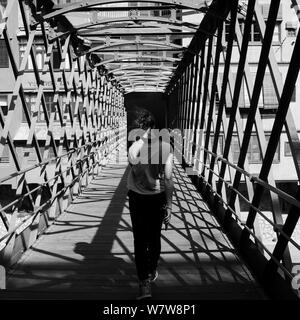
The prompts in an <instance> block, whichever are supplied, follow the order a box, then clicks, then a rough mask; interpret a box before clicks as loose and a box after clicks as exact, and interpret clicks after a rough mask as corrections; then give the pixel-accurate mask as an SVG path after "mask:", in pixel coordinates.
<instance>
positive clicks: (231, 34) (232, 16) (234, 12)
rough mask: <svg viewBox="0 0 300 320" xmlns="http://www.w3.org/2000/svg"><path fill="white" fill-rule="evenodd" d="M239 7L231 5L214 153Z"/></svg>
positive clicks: (212, 167) (215, 146) (215, 151)
mask: <svg viewBox="0 0 300 320" xmlns="http://www.w3.org/2000/svg"><path fill="white" fill-rule="evenodd" d="M237 7H238V1H237V0H234V1H232V4H231V11H230V12H231V14H230V29H229V34H228V41H227V44H228V45H227V50H226V52H227V53H226V59H225V66H224V72H223V81H222V90H221V95H220V101H219V109H218V116H217V121H216V126H215V127H216V130H215V133H214V139H213V146H212V152H213V153H217V149H218V142H219V135H220V131H221V123H222V115H223V111H224V106H225V98H226V89H227V82H228V74H229V71H230V66H231V64H230V62H231V55H232V47H233V40H234V36H235V24H236V17H237ZM215 161H216V159H215V157H211V162H210V169H211V170H213V169H214V166H215ZM212 178H213V172H212V171H210V172H209V175H208V183H209V184H211V183H212Z"/></svg>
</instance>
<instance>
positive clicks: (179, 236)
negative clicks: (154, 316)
mask: <svg viewBox="0 0 300 320" xmlns="http://www.w3.org/2000/svg"><path fill="white" fill-rule="evenodd" d="M127 172H128V167H127V158H126V153H125V151H122V157H121V161H116V158H113V159H111V161H110V162H109V163H108V164H107V165H106V166H105V167H104V168H103V170H102V172H101V174H100V175H99V176H98V177H97V178H96V179H94V180H93V181H92V183H91V184H90V185H89V186H88V187H87V188H86V189H85V191H84V192H83V193H82V194H81V195H80V196H79V197H78V198H77V199H76V200H75V201H74V203H73V204H72V205H70V207H69V208H68V210H67V211H66V212H65V213H64V214H62V215H61V216H60V217H59V218H58V220H57V221H56V222H55V223H54V224H53V225H52V226H51V227H50V228H49V229H48V230H47V232H46V233H45V234H44V235H42V236H41V237H40V238H39V239H38V241H37V242H36V243H35V244H34V245H33V247H32V249H30V250H28V251H27V252H26V253H25V254H24V255H23V256H22V258H21V259H20V260H19V262H18V263H17V264H16V265H15V266H14V268H13V269H11V270H10V271H9V274H8V281H7V289H8V290H7V292H6V297H9V296H11V297H13V298H14V299H99V300H110V299H126V300H128V299H135V295H136V292H137V277H136V272H135V265H134V256H133V236H132V232H131V221H130V215H129V211H128V202H127V189H126V176H127ZM174 180H175V188H176V190H175V194H174V197H173V202H174V206H173V209H174V210H173V211H174V212H173V216H172V219H171V223H170V226H169V229H168V230H167V231H165V230H163V231H162V254H161V260H160V264H159V278H158V279H157V281H156V282H155V284H153V299H156V300H160V299H167V300H168V299H180V300H185V299H193V300H206V299H213V300H215V299H265V298H266V297H265V295H264V293H263V291H262V289H261V288H260V287H259V286H258V285H257V283H256V282H255V280H254V278H253V277H252V276H251V274H250V272H249V270H248V269H247V267H246V266H245V265H244V264H243V263H242V262H241V261H240V259H239V258H238V257H237V255H236V253H235V250H234V248H233V247H232V245H231V244H230V242H229V240H228V238H227V237H226V236H225V235H224V233H223V232H222V230H221V228H220V226H219V224H218V223H217V221H216V219H215V218H214V217H213V216H212V215H211V214H210V211H209V209H208V207H207V205H206V204H205V203H204V202H203V200H202V198H201V196H200V195H199V193H198V192H197V191H196V190H195V187H194V186H193V185H192V183H191V181H190V179H189V178H188V177H187V176H186V174H185V173H184V170H183V169H182V168H181V166H180V165H178V164H176V168H175V172H174Z"/></svg>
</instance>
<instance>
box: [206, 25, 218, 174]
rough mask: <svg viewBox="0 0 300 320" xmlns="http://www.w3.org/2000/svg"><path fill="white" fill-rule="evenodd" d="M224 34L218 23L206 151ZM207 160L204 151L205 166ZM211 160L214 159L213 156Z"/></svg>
mask: <svg viewBox="0 0 300 320" xmlns="http://www.w3.org/2000/svg"><path fill="white" fill-rule="evenodd" d="M222 34H223V21H221V20H219V21H218V38H217V44H216V51H215V59H214V61H215V64H214V72H213V79H212V84H211V95H210V104H209V111H208V117H207V125H206V136H205V143H204V148H205V149H208V145H209V140H210V133H211V127H212V119H213V112H214V107H215V96H216V89H217V78H218V72H219V61H220V54H221V51H222ZM207 158H208V153H207V152H206V150H204V155H203V165H204V166H205V164H206V160H207ZM210 158H212V156H211V157H210ZM204 174H205V167H204V168H203V175H204Z"/></svg>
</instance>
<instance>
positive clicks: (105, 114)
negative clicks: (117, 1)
mask: <svg viewBox="0 0 300 320" xmlns="http://www.w3.org/2000/svg"><path fill="white" fill-rule="evenodd" d="M11 3H13V4H14V5H16V4H17V3H18V4H19V10H20V12H21V17H22V21H23V25H24V32H25V38H26V40H27V43H26V49H25V52H24V56H23V58H22V61H21V63H20V66H19V67H18V65H17V63H16V61H15V57H14V54H13V50H12V46H11V42H10V36H11V35H10V32H11V31H9V28H8V24H9V23H10V19H14V18H15V16H14V15H13V14H12V13H10V14H9V15H7V17H6V20H5V22H4V25H3V29H2V30H1V32H2V34H3V36H4V39H5V43H6V46H7V52H8V55H9V59H10V64H11V66H12V71H13V74H14V77H15V84H14V88H13V90H12V95H11V98H10V99H9V101H8V103H9V110H8V114H7V116H5V118H4V115H3V113H2V111H1V112H0V124H1V131H0V135H1V138H0V141H1V142H0V156H2V154H3V150H4V147H5V146H6V144H8V146H9V148H10V152H11V154H12V160H13V162H14V164H15V167H16V170H17V171H16V172H15V173H14V174H12V175H10V176H8V177H4V178H1V180H0V183H1V184H4V183H6V182H7V181H9V180H10V179H12V178H14V179H16V180H17V189H16V199H15V200H14V201H13V202H11V203H9V204H7V205H5V206H4V207H0V212H1V214H0V216H1V219H2V221H3V225H4V226H5V227H6V229H7V231H8V233H7V234H6V235H5V236H4V237H2V238H1V239H0V242H1V245H2V247H1V248H2V249H3V244H4V249H3V251H2V260H3V261H2V262H3V263H5V264H10V263H13V262H14V261H15V259H17V258H18V256H19V252H14V250H16V249H15V248H19V249H20V250H22V251H23V250H26V249H27V248H28V247H30V246H31V245H32V243H33V242H34V241H35V240H36V238H37V236H38V235H39V234H40V233H41V232H42V230H40V218H41V217H42V216H43V219H48V218H47V216H48V217H49V218H52V219H53V218H55V217H56V216H57V214H58V213H59V212H61V211H63V210H64V209H65V208H66V206H67V205H68V203H69V201H70V200H71V199H72V198H73V196H74V195H76V194H79V193H80V192H81V189H82V188H83V187H84V186H86V185H87V184H88V183H89V181H90V179H91V178H92V176H93V175H94V174H95V173H97V172H98V170H99V169H100V168H101V162H102V161H103V159H104V157H105V156H107V152H109V151H110V150H112V149H113V148H115V147H116V143H117V142H114V141H113V137H114V135H115V133H114V132H115V131H116V132H119V134H121V135H122V134H123V133H122V132H123V131H124V123H125V122H126V121H125V118H124V117H126V113H125V110H124V99H123V96H122V92H121V91H119V89H118V88H116V87H115V86H114V85H113V84H112V83H111V82H110V81H108V80H107V79H106V77H105V76H102V75H101V74H100V73H99V70H98V68H91V67H90V64H89V63H88V61H87V59H81V58H80V57H77V56H74V55H73V54H72V52H73V51H72V50H71V45H70V43H71V36H68V37H67V38H65V39H63V40H62V41H60V40H57V41H55V42H49V33H48V32H47V31H46V30H47V26H45V25H44V23H41V24H40V25H39V27H38V28H34V29H30V26H29V22H28V20H27V13H26V9H27V8H26V6H25V4H24V2H23V1H22V0H19V1H18V2H17V1H11V2H10V4H11ZM11 8H12V7H11V6H8V7H7V9H6V12H8V11H9V10H11ZM37 38H38V39H39V41H41V40H40V39H42V40H43V46H44V48H45V51H46V56H45V62H44V65H43V69H42V70H39V69H38V67H37V63H36V59H35V50H34V45H35V40H36V39H37ZM54 46H56V50H57V51H58V54H59V56H60V67H59V70H54V66H53V59H52V58H53V51H54ZM67 57H68V60H69V61H70V69H68V70H67V68H66V62H67ZM29 58H31V61H32V65H33V71H32V75H33V77H34V79H35V84H36V89H35V90H36V99H35V103H34V104H33V105H32V106H30V107H31V110H30V108H28V107H29V105H28V103H27V102H26V99H25V94H26V93H25V90H24V83H25V77H24V74H25V73H24V72H25V70H26V65H27V62H28V59H29ZM46 75H47V76H49V78H50V82H51V87H50V91H49V88H47V90H46V88H45V84H44V77H45V76H46ZM46 92H47V94H51V96H52V101H53V105H52V108H51V109H48V108H47V105H46V101H45V93H46ZM62 92H64V93H65V94H66V100H65V101H62V99H61V95H62ZM21 108H23V112H24V115H25V118H26V124H27V128H28V133H27V135H26V136H25V148H27V149H28V148H31V149H32V151H31V152H27V151H26V150H27V149H25V150H24V152H23V156H22V157H21V159H19V157H18V153H17V152H16V148H15V145H14V141H13V139H12V133H11V131H12V127H13V125H14V121H15V112H16V110H17V109H21ZM38 110H40V111H39V112H40V113H41V114H42V115H43V119H44V122H43V123H42V126H43V128H44V129H45V133H46V135H45V138H44V144H43V146H42V145H41V140H39V139H38V137H37V131H38V119H37V115H38ZM40 125H41V124H39V126H40ZM119 138H120V139H118V140H119V142H122V139H123V138H124V136H123V137H122V136H120V137H119ZM42 148H43V149H42ZM104 148H105V149H106V151H105V152H104ZM50 150H51V151H52V152H53V158H52V159H51V158H50V156H49V151H50ZM30 154H34V155H36V164H35V165H32V166H31V167H30V166H28V165H27V160H28V159H29V156H30ZM53 161H54V163H53ZM33 171H35V172H39V173H38V174H37V178H36V179H37V181H36V182H37V184H38V187H36V188H35V189H34V190H31V189H29V188H28V182H27V180H28V177H29V175H30V174H31V173H32V172H33ZM45 191H47V192H48V196H47V199H46V200H45V199H43V200H42V198H43V197H42V194H43V193H44V192H45ZM44 196H45V195H44ZM27 200H28V201H29V204H30V208H31V212H29V213H28V217H27V218H26V223H21V224H19V225H17V224H16V221H17V215H18V211H19V209H20V208H21V207H22V203H23V202H24V201H27ZM7 211H11V218H10V219H8V218H7ZM45 217H46V218H45ZM28 228H29V229H30V232H29V237H26V238H25V239H24V241H23V240H22V245H23V247H22V248H20V247H19V246H18V245H15V244H16V242H17V241H20V239H21V238H22V236H23V235H22V233H23V231H24V232H27V231H28V230H29V229H28ZM26 230H27V231H26ZM12 257H13V260H11V258H12Z"/></svg>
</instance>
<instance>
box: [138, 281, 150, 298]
mask: <svg viewBox="0 0 300 320" xmlns="http://www.w3.org/2000/svg"><path fill="white" fill-rule="evenodd" d="M139 289H140V292H139V295H138V297H137V298H136V299H137V300H142V299H147V298H151V297H152V294H151V283H150V281H149V280H144V281H141V282H140V285H139Z"/></svg>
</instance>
